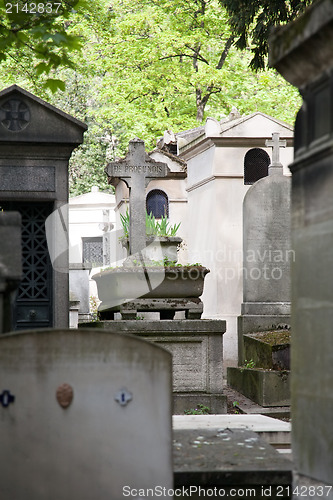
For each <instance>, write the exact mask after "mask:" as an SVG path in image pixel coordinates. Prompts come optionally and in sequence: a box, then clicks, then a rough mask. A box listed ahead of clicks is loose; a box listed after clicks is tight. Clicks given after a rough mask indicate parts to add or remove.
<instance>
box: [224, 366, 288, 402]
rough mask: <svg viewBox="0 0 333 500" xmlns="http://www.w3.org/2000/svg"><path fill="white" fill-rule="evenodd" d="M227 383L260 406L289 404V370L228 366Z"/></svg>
mask: <svg viewBox="0 0 333 500" xmlns="http://www.w3.org/2000/svg"><path fill="white" fill-rule="evenodd" d="M227 371H228V385H229V386H230V387H232V388H233V389H235V390H236V391H239V392H241V393H242V394H244V396H246V397H247V398H249V399H251V400H252V401H254V402H255V403H258V404H259V405H261V406H289V405H290V381H289V376H290V372H289V371H286V370H285V371H278V370H264V369H255V368H254V369H253V368H236V367H233V366H229V367H228V369H227Z"/></svg>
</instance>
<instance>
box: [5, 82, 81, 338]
mask: <svg viewBox="0 0 333 500" xmlns="http://www.w3.org/2000/svg"><path fill="white" fill-rule="evenodd" d="M86 129H87V127H86V125H85V124H84V123H82V122H80V121H79V120H76V119H75V118H73V117H71V116H69V115H67V114H66V113H64V112H62V111H60V110H59V109H57V108H55V107H54V106H51V105H50V104H48V103H46V102H44V101H42V100H41V99H39V98H38V97H36V96H34V95H32V94H30V93H29V92H27V91H26V90H23V89H21V88H20V87H18V86H17V85H13V86H11V87H9V88H7V89H5V90H2V91H1V92H0V207H1V208H2V209H3V210H5V211H7V210H16V211H18V212H20V213H21V216H22V254H23V255H22V259H23V279H22V282H21V284H20V287H19V291H18V296H17V300H16V304H15V308H14V328H15V329H22V328H45V327H51V326H57V327H67V326H68V302H69V297H68V242H67V240H66V238H62V233H64V234H66V231H67V227H66V225H67V220H66V219H67V217H66V210H65V209H64V208H63V210H62V212H61V219H62V225H60V226H59V228H55V232H54V233H52V237H51V240H52V241H50V242H47V239H46V231H45V220H46V219H47V217H48V216H49V215H50V214H51V213H53V212H54V211H59V212H60V210H59V209H60V207H63V206H66V204H67V203H68V160H69V157H70V155H71V153H72V151H73V149H74V148H75V147H76V146H78V145H79V144H81V143H82V140H83V132H84V131H85V130H86ZM61 238H62V241H63V247H64V248H63V249H62V254H63V255H62V263H61V269H59V266H58V267H57V269H58V270H60V271H61V272H58V271H56V272H53V270H52V264H53V262H52V263H51V259H50V255H49V248H48V243H49V245H51V246H52V245H54V244H55V243H56V242H57V241H59V240H61Z"/></svg>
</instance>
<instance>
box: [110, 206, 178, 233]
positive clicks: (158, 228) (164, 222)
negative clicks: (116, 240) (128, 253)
mask: <svg viewBox="0 0 333 500" xmlns="http://www.w3.org/2000/svg"><path fill="white" fill-rule="evenodd" d="M120 222H121V225H122V227H123V232H124V238H128V237H129V226H130V215H129V211H128V208H127V210H126V213H125V215H123V214H120ZM180 224H181V223H179V224H174V225H173V226H170V223H169V221H168V218H167V217H163V216H162V217H161V219H160V220H158V219H156V218H155V217H154V216H153V214H152V213H150V214H148V213H147V212H146V234H147V235H148V236H167V237H172V236H176V234H177V231H178V229H179V227H180Z"/></svg>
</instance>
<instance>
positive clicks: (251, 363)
mask: <svg viewBox="0 0 333 500" xmlns="http://www.w3.org/2000/svg"><path fill="white" fill-rule="evenodd" d="M255 367H256V364H255V362H254V361H253V359H249V360H247V359H245V360H244V363H243V365H242V368H255Z"/></svg>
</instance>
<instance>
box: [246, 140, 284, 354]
mask: <svg viewBox="0 0 333 500" xmlns="http://www.w3.org/2000/svg"><path fill="white" fill-rule="evenodd" d="M266 145H267V146H268V147H272V148H273V155H272V156H273V159H272V163H271V165H270V166H269V175H268V177H263V178H262V179H260V180H259V181H257V182H256V183H255V184H253V185H252V186H251V188H250V189H249V190H248V192H247V194H246V196H245V198H244V204H243V304H242V315H241V316H240V317H239V319H238V349H239V362H240V364H242V363H243V361H244V354H243V335H244V334H246V333H249V332H257V331H263V330H269V329H271V328H276V327H277V326H278V325H280V324H289V323H290V294H291V291H290V288H291V271H290V265H291V262H292V261H293V260H294V252H293V251H292V249H291V242H290V183H291V181H290V178H289V177H287V176H284V175H283V166H282V164H281V163H280V161H279V147H281V146H282V147H285V145H286V144H285V141H280V140H279V134H273V139H272V141H267V144H266Z"/></svg>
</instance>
